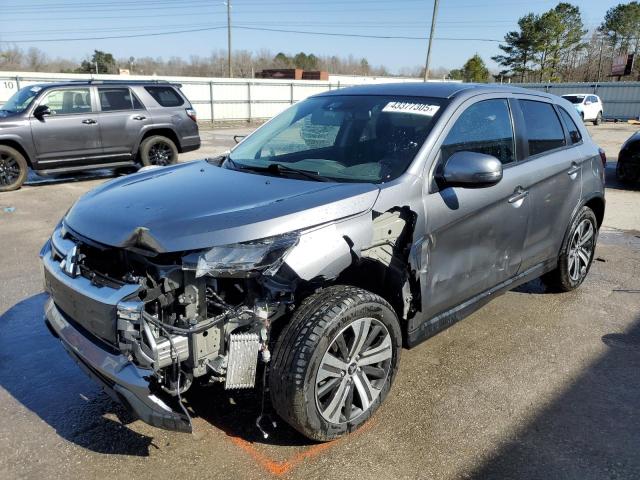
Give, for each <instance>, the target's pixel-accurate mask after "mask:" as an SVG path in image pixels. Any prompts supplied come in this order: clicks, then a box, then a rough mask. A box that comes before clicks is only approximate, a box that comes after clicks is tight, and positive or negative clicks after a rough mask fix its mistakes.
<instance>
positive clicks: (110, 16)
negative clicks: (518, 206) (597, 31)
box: [0, 0, 628, 71]
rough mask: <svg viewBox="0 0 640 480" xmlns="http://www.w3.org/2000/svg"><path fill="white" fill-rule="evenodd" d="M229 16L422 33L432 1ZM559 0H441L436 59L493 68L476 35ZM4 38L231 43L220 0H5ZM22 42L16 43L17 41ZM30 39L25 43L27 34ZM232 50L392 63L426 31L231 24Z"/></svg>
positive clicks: (311, 5) (360, 2)
mask: <svg viewBox="0 0 640 480" xmlns="http://www.w3.org/2000/svg"><path fill="white" fill-rule="evenodd" d="M231 2H232V6H233V8H232V12H233V13H232V18H233V20H232V21H233V23H234V24H235V25H237V26H247V27H261V28H272V29H287V30H306V31H317V32H334V33H344V32H348V33H353V34H363V35H391V36H409V37H422V36H426V35H427V34H428V31H429V26H430V21H431V12H432V9H433V0H231ZM627 2H628V0H581V1H573V2H572V3H573V4H575V5H579V6H580V8H581V10H582V14H583V19H584V22H585V24H586V26H587V27H588V28H590V29H593V28H595V27H596V26H597V25H598V24H599V23H600V22H601V21H602V18H603V17H604V14H605V12H606V11H607V9H608V8H610V7H612V6H614V5H616V4H618V3H627ZM557 3H558V2H557V0H549V1H545V0H528V1H526V0H513V1H508V0H484V1H482V0H480V1H478V0H441V1H440V10H439V14H438V20H437V22H436V37H442V38H443V39H442V40H436V41H435V43H434V51H433V60H432V66H433V67H434V68H435V67H439V66H443V67H447V68H456V67H459V66H460V65H462V64H463V63H464V62H465V61H466V59H467V58H469V57H470V56H471V55H473V54H474V53H476V52H477V53H479V54H480V55H481V56H482V57H483V58H484V59H485V61H486V62H487V63H488V65H489V66H490V67H491V68H495V64H494V63H493V62H492V61H491V60H490V57H491V56H492V55H495V54H496V53H498V44H497V43H495V42H482V41H477V40H466V41H454V40H445V39H444V38H445V37H446V38H483V39H494V40H495V39H498V40H500V39H502V38H503V36H504V34H505V33H506V32H507V31H509V30H512V29H514V28H516V26H517V25H516V22H517V20H518V18H519V17H520V16H522V15H524V14H526V13H528V12H536V13H540V12H542V11H545V10H548V9H550V8H552V7H554V6H555V5H556V4H557ZM0 12H1V13H0V42H2V43H0V45H6V43H5V42H16V45H19V46H21V47H25V48H27V47H30V46H35V47H38V48H40V49H42V50H44V51H45V52H46V53H47V54H49V55H51V56H53V57H55V56H63V57H71V58H75V59H82V58H84V57H86V56H88V55H89V54H91V53H92V51H93V50H94V49H98V50H105V51H108V52H111V53H113V54H114V55H115V56H116V57H117V58H118V57H129V56H134V57H143V56H151V57H164V58H168V57H171V56H181V57H184V58H188V57H189V56H190V55H201V56H205V55H208V54H209V53H210V52H211V51H212V50H218V49H225V48H226V7H225V4H224V2H223V0H137V1H136V0H91V1H82V0H19V1H15V0H0ZM208 27H225V28H221V29H219V30H209V31H200V32H192V33H183V34H175V35H167V36H156V37H147V38H144V37H141V38H124V39H103V40H83V41H65V42H53V41H44V42H43V41H40V42H32V41H28V42H24V41H25V40H36V39H40V40H51V39H60V38H84V37H105V36H118V35H132V34H140V33H142V34H146V33H157V32H167V31H178V30H191V29H201V28H208ZM18 42H20V43H18ZM23 42H24V43H23ZM233 47H234V49H246V50H256V51H257V50H259V49H261V48H267V49H269V50H271V51H273V52H274V53H277V52H279V51H284V52H285V53H296V52H299V51H304V52H307V53H316V54H323V55H325V54H326V55H332V54H337V55H343V56H347V55H349V54H353V55H354V56H356V57H362V56H364V57H366V58H368V59H369V62H370V63H371V64H374V65H379V64H382V65H386V66H387V67H388V68H389V69H391V71H397V70H398V69H400V68H402V67H411V66H416V65H422V64H423V63H424V58H425V53H426V41H425V40H400V39H370V38H342V37H329V36H318V35H301V34H293V33H279V32H266V31H254V30H240V29H235V30H233Z"/></svg>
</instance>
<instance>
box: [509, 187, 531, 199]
mask: <svg viewBox="0 0 640 480" xmlns="http://www.w3.org/2000/svg"><path fill="white" fill-rule="evenodd" d="M528 195H529V190H525V189H524V188H522V187H518V188H516V189H515V191H514V192H513V195H511V196H510V197H509V203H516V202H519V201H520V200H523V199H525V198H527V196H528Z"/></svg>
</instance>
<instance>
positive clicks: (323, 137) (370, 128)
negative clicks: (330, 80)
mask: <svg viewBox="0 0 640 480" xmlns="http://www.w3.org/2000/svg"><path fill="white" fill-rule="evenodd" d="M445 102H446V100H445V99H441V98H427V97H399V96H364V95H344V96H326V97H315V98H310V99H307V100H304V101H301V102H299V103H297V104H296V105H294V106H292V107H291V108H289V109H287V110H286V111H284V112H283V113H281V114H280V115H278V116H277V117H276V118H274V119H273V120H272V121H271V122H269V123H268V124H266V125H265V126H264V127H262V128H261V129H259V130H257V131H256V132H255V133H254V134H253V135H251V136H250V137H248V138H247V139H246V140H244V141H243V142H242V143H240V144H239V145H238V146H237V147H236V148H235V149H234V150H233V151H232V152H231V154H230V155H229V158H230V159H231V162H226V163H225V167H227V168H248V169H269V170H268V171H271V172H274V171H276V172H279V173H281V174H292V172H291V169H296V170H303V171H306V172H313V173H314V174H317V175H319V176H321V177H324V178H326V179H329V180H333V181H338V182H374V183H380V182H385V181H389V180H392V179H394V178H397V177H398V176H400V175H401V174H402V173H403V172H404V171H405V170H406V169H407V167H408V166H409V164H410V163H411V161H412V160H413V158H414V157H415V155H416V153H417V152H418V150H419V149H420V147H421V146H422V144H423V143H424V141H425V139H426V138H427V135H428V134H429V132H430V131H431V128H432V127H433V125H434V123H435V121H436V119H437V117H438V115H439V113H440V112H441V110H442V108H443V107H444V104H445ZM274 164H275V167H278V166H279V165H280V166H282V167H286V168H275V169H273V167H274ZM270 166H271V167H272V168H269V167H270ZM265 171H267V170H265Z"/></svg>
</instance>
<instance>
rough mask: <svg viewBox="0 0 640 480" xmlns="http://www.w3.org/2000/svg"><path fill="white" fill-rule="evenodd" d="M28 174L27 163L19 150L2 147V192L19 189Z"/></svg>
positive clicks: (0, 189) (0, 172)
mask: <svg viewBox="0 0 640 480" xmlns="http://www.w3.org/2000/svg"><path fill="white" fill-rule="evenodd" d="M28 172H29V166H28V164H27V161H26V160H25V158H24V156H23V155H22V154H21V153H20V152H19V151H18V150H16V149H15V148H11V147H8V146H6V145H0V192H10V191H11V190H17V189H19V188H20V187H21V186H22V184H23V183H24V182H25V180H26V179H27V174H28Z"/></svg>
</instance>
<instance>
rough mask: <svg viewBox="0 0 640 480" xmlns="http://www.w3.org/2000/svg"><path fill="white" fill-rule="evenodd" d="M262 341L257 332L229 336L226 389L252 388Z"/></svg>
mask: <svg viewBox="0 0 640 480" xmlns="http://www.w3.org/2000/svg"><path fill="white" fill-rule="evenodd" d="M259 348H260V341H259V339H258V335H257V334H255V333H239V334H232V335H230V336H229V358H228V361H227V379H226V382H225V384H224V388H225V389H226V390H229V389H232V388H252V387H253V386H254V384H255V382H256V367H257V365H258V349H259Z"/></svg>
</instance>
